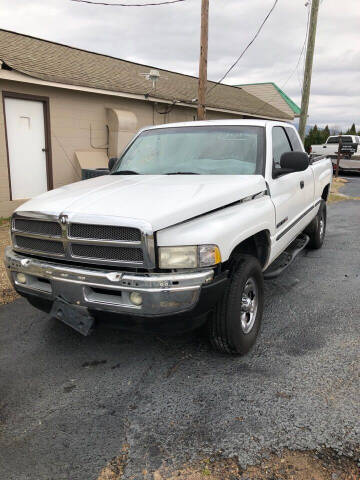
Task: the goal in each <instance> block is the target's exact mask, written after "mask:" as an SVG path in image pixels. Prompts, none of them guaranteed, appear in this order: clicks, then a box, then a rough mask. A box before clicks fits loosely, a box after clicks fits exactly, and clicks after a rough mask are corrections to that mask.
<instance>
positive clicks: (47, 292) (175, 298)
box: [5, 247, 226, 334]
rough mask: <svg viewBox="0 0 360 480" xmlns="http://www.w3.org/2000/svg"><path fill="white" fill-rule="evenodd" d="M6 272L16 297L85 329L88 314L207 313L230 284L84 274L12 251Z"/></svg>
mask: <svg viewBox="0 0 360 480" xmlns="http://www.w3.org/2000/svg"><path fill="white" fill-rule="evenodd" d="M5 266H6V270H7V273H8V276H9V278H10V281H11V282H12V284H13V285H14V288H15V289H16V290H17V292H19V293H20V294H21V295H23V296H25V297H28V298H29V300H31V299H34V298H35V299H36V298H37V299H39V300H43V301H44V302H43V303H44V304H46V305H47V308H44V310H47V311H49V312H50V313H51V314H52V316H55V317H57V318H59V319H60V320H62V321H65V323H68V322H67V321H66V319H67V318H68V317H69V316H73V317H74V318H75V319H76V318H78V319H79V321H80V323H81V320H82V321H83V323H84V322H85V317H86V313H87V312H89V311H95V312H105V313H106V312H108V313H111V314H120V315H126V316H132V317H134V316H136V317H163V316H171V315H177V314H182V313H187V312H188V313H190V314H192V313H196V314H201V313H205V312H206V311H208V310H210V309H211V308H212V306H213V305H214V304H215V302H216V301H217V299H218V297H219V295H220V294H221V292H222V290H223V288H222V286H223V284H224V283H225V281H226V277H225V276H223V277H222V278H221V279H220V278H216V279H215V277H214V270H213V269H206V270H197V271H191V272H186V273H133V272H128V271H113V270H105V269H99V268H90V267H89V268H84V267H80V266H79V267H77V266H74V265H71V266H70V265H65V264H59V263H55V262H54V263H52V262H48V261H45V260H41V259H39V258H34V257H30V256H26V255H23V254H19V253H17V252H15V251H14V250H13V249H12V248H11V247H7V249H6V250H5ZM31 303H34V302H33V301H32V302H31ZM38 303H39V302H38ZM49 306H50V307H51V308H50V307H49ZM49 308H50V310H49ZM57 313H58V314H57ZM71 313H73V315H71ZM61 316H63V317H64V318H61ZM85 324H86V322H85ZM71 326H72V327H73V328H76V325H73V324H71ZM90 328H91V325H90V323H89V325H88V329H89V330H90ZM76 329H77V330H79V331H81V330H80V329H79V328H76ZM85 330H86V328H85ZM81 333H84V334H86V332H85V331H82V332H81Z"/></svg>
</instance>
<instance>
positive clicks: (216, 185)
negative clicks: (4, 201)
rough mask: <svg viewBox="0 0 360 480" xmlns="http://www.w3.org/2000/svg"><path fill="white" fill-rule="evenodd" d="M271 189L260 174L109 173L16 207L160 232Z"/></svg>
mask: <svg viewBox="0 0 360 480" xmlns="http://www.w3.org/2000/svg"><path fill="white" fill-rule="evenodd" d="M264 190H266V183H265V179H264V177H262V176H261V175H131V176H125V175H105V176H101V177H96V178H93V179H91V180H85V181H81V182H77V183H73V184H71V185H66V186H64V187H61V188H57V189H56V190H52V191H49V192H46V193H44V194H42V195H39V196H38V197H35V198H33V199H31V200H29V201H28V202H26V203H24V204H23V205H21V206H20V207H19V208H18V209H17V212H29V211H31V212H39V213H44V214H50V215H60V214H65V215H68V218H69V220H70V221H73V222H74V221H79V222H81V221H83V222H84V221H85V222H89V223H90V222H92V223H101V224H106V223H107V224H110V225H133V224H134V222H135V223H136V222H138V223H139V224H140V223H142V224H145V225H147V227H148V228H149V229H151V230H152V231H157V230H160V229H163V228H166V227H169V226H171V225H174V224H176V223H179V222H183V221H184V220H188V219H190V218H193V217H196V216H198V215H202V214H204V213H206V212H209V211H211V210H215V209H217V208H220V207H223V206H225V205H229V204H231V203H233V202H236V201H239V200H241V199H243V198H245V197H248V196H249V195H254V194H257V193H260V192H262V191H264Z"/></svg>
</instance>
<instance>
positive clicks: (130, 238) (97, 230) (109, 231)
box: [69, 223, 141, 242]
mask: <svg viewBox="0 0 360 480" xmlns="http://www.w3.org/2000/svg"><path fill="white" fill-rule="evenodd" d="M69 237H71V238H91V239H95V240H120V241H123V242H140V241H141V232H140V230H139V229H137V228H131V227H118V226H113V225H87V224H85V223H71V224H70V226H69Z"/></svg>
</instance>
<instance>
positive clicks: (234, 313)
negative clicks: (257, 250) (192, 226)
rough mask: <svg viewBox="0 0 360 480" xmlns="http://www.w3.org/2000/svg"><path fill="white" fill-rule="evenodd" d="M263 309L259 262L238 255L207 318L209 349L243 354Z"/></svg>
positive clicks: (259, 320)
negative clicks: (222, 291) (215, 304)
mask: <svg viewBox="0 0 360 480" xmlns="http://www.w3.org/2000/svg"><path fill="white" fill-rule="evenodd" d="M263 307H264V285H263V273H262V270H261V266H260V263H259V261H258V260H257V259H256V258H254V257H252V256H250V255H239V256H237V257H236V259H234V261H233V262H232V266H231V270H230V279H229V284H228V286H227V288H226V290H225V292H224V295H223V296H222V298H221V299H220V300H219V302H218V304H217V306H216V308H215V311H214V312H212V313H211V318H210V319H209V323H208V328H209V338H210V342H211V344H212V346H213V347H214V348H215V349H216V350H218V351H220V352H224V353H230V354H234V355H244V354H245V353H247V352H248V351H249V350H250V349H251V347H252V346H253V345H254V343H255V341H256V338H257V335H258V333H259V329H260V325H261V320H262V315H263Z"/></svg>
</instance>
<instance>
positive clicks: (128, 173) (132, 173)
mask: <svg viewBox="0 0 360 480" xmlns="http://www.w3.org/2000/svg"><path fill="white" fill-rule="evenodd" d="M110 175H139V172H135V171H134V170H119V171H118V172H113V173H111V174H110Z"/></svg>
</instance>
